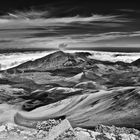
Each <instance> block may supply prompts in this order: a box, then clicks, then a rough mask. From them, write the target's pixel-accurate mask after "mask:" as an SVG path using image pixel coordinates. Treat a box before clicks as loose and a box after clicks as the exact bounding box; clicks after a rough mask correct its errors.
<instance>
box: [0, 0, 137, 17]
mask: <svg viewBox="0 0 140 140" xmlns="http://www.w3.org/2000/svg"><path fill="white" fill-rule="evenodd" d="M40 7H41V8H43V7H48V8H54V7H55V8H56V7H57V8H64V9H65V8H75V7H76V9H75V11H74V10H73V12H79V13H81V12H83V13H84V14H86V13H87V14H88V13H90V12H91V11H92V10H93V9H94V12H95V11H96V12H105V13H107V12H110V11H111V10H114V9H118V8H119V9H120V8H123V9H124V8H125V9H128V8H130V9H139V8H140V5H139V3H138V1H134V0H133V1H128V0H115V1H114V0H84V1H82V0H0V12H1V13H3V12H9V11H14V10H23V9H24V10H26V9H30V8H40ZM77 7H78V9H77Z"/></svg>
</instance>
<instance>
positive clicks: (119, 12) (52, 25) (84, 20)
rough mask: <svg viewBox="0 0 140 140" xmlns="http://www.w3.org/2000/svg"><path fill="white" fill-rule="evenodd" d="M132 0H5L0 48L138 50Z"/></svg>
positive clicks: (138, 13) (138, 19)
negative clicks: (63, 47) (62, 47)
mask: <svg viewBox="0 0 140 140" xmlns="http://www.w3.org/2000/svg"><path fill="white" fill-rule="evenodd" d="M139 25H140V7H139V5H138V3H136V2H135V1H131V2H130V1H127V2H126V1H125V2H124V1H123V2H122V1H119V0H118V1H113V2H112V1H109V0H108V1H107V0H106V1H101V0H98V1H97V0H95V1H89V0H86V1H79V0H75V1H74V0H73V1H68V0H61V1H55V0H51V1H50V0H46V1H45V0H42V1H41V0H30V1H29V0H13V1H12V0H9V1H8V0H5V1H4V3H2V1H1V2H0V53H4V52H11V51H33V50H34V51H35V50H55V49H58V48H60V46H63V44H66V45H64V46H65V48H66V49H68V50H106V51H107V50H109V51H130V52H131V51H139V52H140V26H139Z"/></svg>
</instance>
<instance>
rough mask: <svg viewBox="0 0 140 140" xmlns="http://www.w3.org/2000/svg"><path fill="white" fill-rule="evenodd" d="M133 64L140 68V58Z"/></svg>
mask: <svg viewBox="0 0 140 140" xmlns="http://www.w3.org/2000/svg"><path fill="white" fill-rule="evenodd" d="M131 64H132V65H134V66H140V58H139V59H137V60H136V61H133V62H132V63H131Z"/></svg>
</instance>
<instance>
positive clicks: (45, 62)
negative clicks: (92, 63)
mask: <svg viewBox="0 0 140 140" xmlns="http://www.w3.org/2000/svg"><path fill="white" fill-rule="evenodd" d="M89 55H91V54H90V53H87V52H85V53H84V52H82V53H80V52H79V53H73V54H72V53H65V52H63V51H57V52H54V53H51V54H49V55H46V56H44V57H42V58H39V59H36V60H34V61H28V62H25V63H23V64H21V65H19V66H17V67H14V68H10V69H8V70H7V71H8V72H13V71H16V72H17V71H18V72H24V71H46V70H55V69H63V68H67V67H73V66H78V65H80V64H82V63H84V62H85V61H86V59H87V56H89Z"/></svg>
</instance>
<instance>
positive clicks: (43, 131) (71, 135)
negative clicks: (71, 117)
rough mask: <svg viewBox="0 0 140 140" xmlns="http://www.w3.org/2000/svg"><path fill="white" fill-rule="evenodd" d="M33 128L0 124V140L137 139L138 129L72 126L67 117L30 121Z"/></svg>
mask: <svg viewBox="0 0 140 140" xmlns="http://www.w3.org/2000/svg"><path fill="white" fill-rule="evenodd" d="M32 123H33V124H34V127H35V128H34V129H31V128H25V127H22V126H18V125H15V124H12V123H6V124H2V125H1V126H0V139H1V140H11V139H12V140H46V139H47V140H139V139H140V131H138V130H136V129H130V128H125V127H123V128H119V127H115V126H111V127H109V126H104V125H98V126H97V127H95V129H94V130H88V129H83V128H79V127H77V128H72V127H71V125H70V123H69V121H68V120H67V119H64V120H60V119H59V120H55V119H49V120H46V121H43V122H32Z"/></svg>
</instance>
